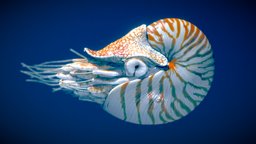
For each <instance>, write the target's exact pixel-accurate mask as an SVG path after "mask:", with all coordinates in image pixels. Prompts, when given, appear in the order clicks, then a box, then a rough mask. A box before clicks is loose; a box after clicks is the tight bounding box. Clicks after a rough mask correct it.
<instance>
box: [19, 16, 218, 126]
mask: <svg viewBox="0 0 256 144" xmlns="http://www.w3.org/2000/svg"><path fill="white" fill-rule="evenodd" d="M71 51H73V52H74V53H76V54H77V55H79V56H81V58H78V59H70V60H62V61H51V62H44V63H42V64H38V65H34V66H28V65H26V64H23V63H22V65H23V66H24V67H26V68H27V69H28V70H27V71H22V72H23V73H25V74H27V75H29V76H30V77H31V79H28V81H32V82H40V83H44V84H47V85H50V86H53V87H54V90H55V91H57V90H66V91H71V92H72V93H73V94H74V95H75V96H77V97H78V98H79V99H80V100H84V101H91V102H95V103H98V104H100V105H101V106H102V107H103V109H104V110H105V111H107V112H108V113H110V114H112V115H113V116H115V117H117V118H119V119H122V120H125V121H128V122H131V123H136V124H163V123H168V122H172V121H175V120H178V119H180V118H182V117H184V116H185V115H187V114H188V113H190V112H191V111H192V110H194V109H195V107H196V106H197V105H199V103H200V102H201V101H202V100H203V99H204V97H205V96H206V95H207V93H208V91H209V88H210V86H211V83H212V80H213V75H214V60H213V53H212V50H211V46H210V43H209V41H208V39H207V38H206V36H205V35H204V34H203V32H202V31H200V30H199V29H198V28H197V27H196V26H194V25H193V24H191V23H189V22H187V21H185V20H181V19H175V18H166V19H161V20H159V21H157V22H154V23H152V24H151V25H149V26H146V25H141V26H139V27H137V28H135V29H133V30H131V31H130V32H129V33H128V34H126V35H125V36H124V37H122V38H120V39H118V40H117V41H115V42H113V43H111V44H109V45H108V46H106V47H105V48H103V49H101V50H98V51H93V50H90V49H88V48H85V56H83V55H81V54H79V53H77V52H76V51H74V50H71Z"/></svg>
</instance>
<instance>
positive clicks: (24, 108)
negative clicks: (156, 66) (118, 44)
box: [0, 0, 256, 144]
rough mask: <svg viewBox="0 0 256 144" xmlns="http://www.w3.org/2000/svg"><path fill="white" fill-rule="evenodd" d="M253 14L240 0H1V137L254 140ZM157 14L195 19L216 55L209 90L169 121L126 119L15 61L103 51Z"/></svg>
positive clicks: (7, 141)
mask: <svg viewBox="0 0 256 144" xmlns="http://www.w3.org/2000/svg"><path fill="white" fill-rule="evenodd" d="M254 12H255V7H254V5H253V3H252V2H250V1H244V0H241V1H225V0H214V1H208V0H205V1H197V0H191V1H184V0H181V1H180V0H179V1H178V0H177V1H173V0H166V1H162V0H154V1H153V0H144V1H139V0H138V1H136V0H134V1H133V0H129V1H121V0H120V1H96V0H93V1H86V0H85V1H82V0H81V1H47V0H44V1H26V0H24V1H18V0H17V1H15V0H8V1H1V2H0V63H1V65H0V74H1V79H0V90H1V91H0V144H12V143H13V144H23V143H25V144H30V143H31V144H39V143H44V144H45V143H62V144H66V143H67V144H71V143H72V144H82V143H83V144H87V143H88V144H91V143H92V144H94V143H95V144H96V143H110V144H112V143H137V144H141V143H157V144H165V143H166V144H167V143H168V144H183V143H191V144H194V143H195V144H209V143H214V144H222V143H223V144H224V143H225V144H229V143H231V144H235V143H246V144H253V143H256V115H255V114H256V111H255V110H256V109H255V105H256V104H255V102H256V94H255V86H256V83H255V80H256V79H255V66H256V64H255V62H256V61H255V34H256V30H255V24H256V23H255V14H253V13H254ZM162 18H181V19H185V20H187V21H189V22H191V23H193V24H195V25H196V26H197V27H199V28H200V29H201V30H202V31H203V32H204V33H205V35H206V36H207V37H208V39H209V41H210V43H211V45H212V50H213V53H214V58H215V76H214V80H213V83H212V87H211V89H210V91H209V93H208V95H207V96H206V97H205V99H204V101H203V102H202V103H201V104H200V106H198V107H197V108H196V109H195V110H194V111H193V112H191V113H190V114H189V115H188V116H186V117H184V118H182V119H180V120H178V121H175V122H173V123H168V124H164V125H157V126H142V125H135V124H131V123H127V122H124V121H121V120H119V119H117V118H115V117H113V116H111V115H109V114H108V113H106V112H105V111H104V110H103V109H102V108H101V107H100V106H99V105H97V104H95V103H90V102H83V101H79V100H78V99H77V98H74V97H72V96H71V95H68V94H66V93H64V92H56V93H52V92H51V88H50V87H48V86H45V85H42V84H37V83H27V82H25V79H26V78H28V77H27V76H25V75H23V74H21V73H20V70H21V68H22V67H21V65H20V63H21V62H25V63H27V64H37V63H41V62H44V61H50V60H61V59H69V58H76V57H77V56H76V55H74V54H73V53H71V52H70V51H69V49H70V48H73V49H75V50H77V51H78V52H80V53H83V48H84V47H88V48H90V49H94V50H97V49H101V48H103V47H104V46H106V45H107V44H109V43H110V42H112V41H115V40H116V39H118V38H120V37H122V36H123V35H125V34H126V33H127V32H128V31H130V30H131V29H133V28H135V27H137V26H139V25H141V24H147V25H149V24H151V23H153V22H155V21H157V20H159V19H162Z"/></svg>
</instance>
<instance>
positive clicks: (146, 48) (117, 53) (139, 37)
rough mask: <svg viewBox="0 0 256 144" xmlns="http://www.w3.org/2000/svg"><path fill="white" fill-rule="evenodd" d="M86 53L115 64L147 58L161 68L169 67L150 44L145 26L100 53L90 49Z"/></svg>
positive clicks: (165, 59)
mask: <svg viewBox="0 0 256 144" xmlns="http://www.w3.org/2000/svg"><path fill="white" fill-rule="evenodd" d="M84 51H85V52H86V53H87V54H89V55H90V56H92V57H94V58H99V59H104V60H105V61H112V62H115V63H118V62H123V60H126V59H129V58H133V57H141V58H147V59H148V60H151V61H152V62H154V63H155V64H157V65H160V66H167V64H168V60H167V58H166V57H165V56H164V55H162V54H161V53H160V52H158V51H156V50H154V49H153V48H152V47H151V46H150V44H149V43H148V40H147V30H146V25H145V24H143V25H141V26H139V27H137V28H135V29H133V30H131V31H130V32H129V33H128V34H126V35H125V36H124V37H122V38H120V39H118V40H117V41H115V42H112V43H111V44H109V45H108V46H106V47H105V48H103V49H101V50H99V51H93V50H90V49H88V48H85V49H84Z"/></svg>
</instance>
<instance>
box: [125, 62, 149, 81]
mask: <svg viewBox="0 0 256 144" xmlns="http://www.w3.org/2000/svg"><path fill="white" fill-rule="evenodd" d="M125 70H126V75H127V76H134V77H138V78H139V77H141V76H143V75H145V74H146V73H147V71H148V67H147V65H146V64H145V63H144V62H143V61H141V60H139V59H137V58H132V59H129V60H127V62H126V63H125Z"/></svg>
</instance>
